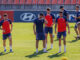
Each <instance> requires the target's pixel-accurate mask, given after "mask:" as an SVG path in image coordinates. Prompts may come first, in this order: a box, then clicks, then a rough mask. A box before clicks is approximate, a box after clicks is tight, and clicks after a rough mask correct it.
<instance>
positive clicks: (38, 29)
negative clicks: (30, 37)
mask: <svg viewBox="0 0 80 60" xmlns="http://www.w3.org/2000/svg"><path fill="white" fill-rule="evenodd" d="M34 23H35V24H36V32H37V33H43V32H44V27H43V24H44V19H41V20H40V19H39V18H37V19H35V20H34Z"/></svg>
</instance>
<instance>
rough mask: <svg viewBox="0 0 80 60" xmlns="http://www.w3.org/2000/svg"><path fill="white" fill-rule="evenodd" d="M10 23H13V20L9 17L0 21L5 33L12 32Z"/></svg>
mask: <svg viewBox="0 0 80 60" xmlns="http://www.w3.org/2000/svg"><path fill="white" fill-rule="evenodd" d="M10 24H12V21H11V20H9V19H7V20H5V21H4V20H2V21H1V22H0V26H2V29H3V34H8V33H11V31H10Z"/></svg>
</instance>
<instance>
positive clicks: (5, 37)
mask: <svg viewBox="0 0 80 60" xmlns="http://www.w3.org/2000/svg"><path fill="white" fill-rule="evenodd" d="M10 36H11V33H9V34H3V40H6V39H7V38H8V37H10Z"/></svg>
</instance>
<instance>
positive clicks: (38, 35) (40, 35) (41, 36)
mask: <svg viewBox="0 0 80 60" xmlns="http://www.w3.org/2000/svg"><path fill="white" fill-rule="evenodd" d="M36 40H45V34H44V33H37V34H36Z"/></svg>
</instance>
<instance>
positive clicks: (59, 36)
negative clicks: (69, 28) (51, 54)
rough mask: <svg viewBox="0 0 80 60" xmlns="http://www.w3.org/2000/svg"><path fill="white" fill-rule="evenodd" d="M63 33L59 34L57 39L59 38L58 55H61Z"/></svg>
mask: <svg viewBox="0 0 80 60" xmlns="http://www.w3.org/2000/svg"><path fill="white" fill-rule="evenodd" d="M61 34H62V33H61V32H58V35H57V37H58V39H59V52H58V53H61Z"/></svg>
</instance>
